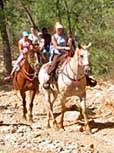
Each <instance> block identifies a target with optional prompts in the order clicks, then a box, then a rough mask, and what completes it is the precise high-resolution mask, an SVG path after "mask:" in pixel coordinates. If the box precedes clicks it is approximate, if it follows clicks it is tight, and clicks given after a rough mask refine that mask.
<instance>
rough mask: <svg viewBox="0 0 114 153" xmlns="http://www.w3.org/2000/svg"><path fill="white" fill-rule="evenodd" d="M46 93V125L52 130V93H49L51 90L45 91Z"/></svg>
mask: <svg viewBox="0 0 114 153" xmlns="http://www.w3.org/2000/svg"><path fill="white" fill-rule="evenodd" d="M44 93H45V100H46V104H47V111H48V112H47V123H46V128H50V127H51V126H50V117H51V116H50V115H51V114H50V107H49V105H50V93H49V90H45V89H44Z"/></svg>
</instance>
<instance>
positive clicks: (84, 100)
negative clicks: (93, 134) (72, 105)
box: [80, 96, 90, 132]
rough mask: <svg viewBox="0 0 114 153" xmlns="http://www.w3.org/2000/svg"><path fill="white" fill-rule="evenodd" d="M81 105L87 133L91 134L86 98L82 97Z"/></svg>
mask: <svg viewBox="0 0 114 153" xmlns="http://www.w3.org/2000/svg"><path fill="white" fill-rule="evenodd" d="M80 104H81V111H82V114H83V117H84V125H85V131H86V132H90V126H89V123H88V117H87V108H86V98H85V96H84V97H80Z"/></svg>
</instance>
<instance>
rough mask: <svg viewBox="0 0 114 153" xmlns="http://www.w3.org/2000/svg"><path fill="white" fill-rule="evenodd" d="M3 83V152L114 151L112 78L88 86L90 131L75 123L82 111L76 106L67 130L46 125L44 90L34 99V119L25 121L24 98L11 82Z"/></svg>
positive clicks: (0, 113)
mask: <svg viewBox="0 0 114 153" xmlns="http://www.w3.org/2000/svg"><path fill="white" fill-rule="evenodd" d="M2 83H3V82H2ZM2 83H1V82H0V84H1V86H0V153H9V152H10V153H114V128H113V127H114V84H113V82H108V81H106V82H101V83H99V84H98V85H97V86H96V87H95V88H89V87H87V105H88V108H89V117H90V119H92V121H91V122H90V125H91V127H92V134H91V135H86V134H85V133H83V132H80V130H79V129H80V127H81V125H80V124H77V123H76V118H77V116H78V114H79V113H78V112H76V111H75V110H74V111H67V112H66V113H65V131H61V130H59V131H58V130H55V129H53V128H51V129H45V127H44V126H45V122H46V104H45V102H44V97H43V95H42V94H41V93H40V94H39V95H36V97H35V101H34V110H33V116H34V121H35V122H34V123H33V124H30V123H29V122H27V121H24V120H23V119H22V103H21V99H19V98H18V97H16V95H15V94H14V91H12V87H11V85H10V84H8V83H4V84H2ZM71 101H72V100H70V102H69V105H71ZM73 103H74V102H73ZM55 110H56V109H55Z"/></svg>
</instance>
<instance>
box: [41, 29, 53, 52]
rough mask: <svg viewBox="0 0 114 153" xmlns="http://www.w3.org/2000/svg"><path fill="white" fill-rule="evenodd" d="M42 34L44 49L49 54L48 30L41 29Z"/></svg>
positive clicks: (49, 39) (49, 36)
mask: <svg viewBox="0 0 114 153" xmlns="http://www.w3.org/2000/svg"><path fill="white" fill-rule="evenodd" d="M42 34H43V38H44V40H45V49H46V50H47V52H48V53H49V49H50V42H51V35H50V34H49V33H48V30H47V28H45V27H44V28H42Z"/></svg>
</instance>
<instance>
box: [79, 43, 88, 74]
mask: <svg viewBox="0 0 114 153" xmlns="http://www.w3.org/2000/svg"><path fill="white" fill-rule="evenodd" d="M90 46H91V43H89V44H88V45H79V46H78V52H79V53H78V54H79V60H80V63H81V64H82V65H83V68H84V73H85V74H87V75H88V74H89V73H90V65H89V52H88V49H89V48H90Z"/></svg>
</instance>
